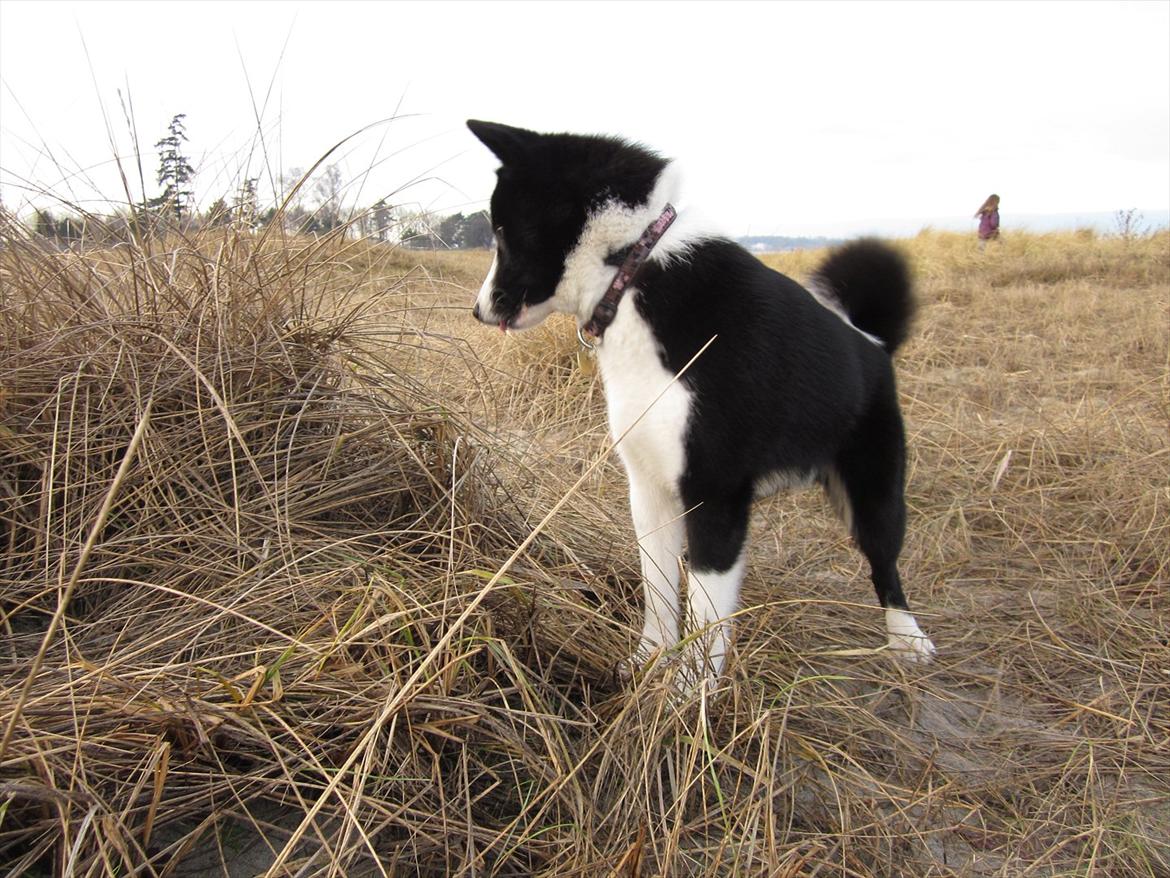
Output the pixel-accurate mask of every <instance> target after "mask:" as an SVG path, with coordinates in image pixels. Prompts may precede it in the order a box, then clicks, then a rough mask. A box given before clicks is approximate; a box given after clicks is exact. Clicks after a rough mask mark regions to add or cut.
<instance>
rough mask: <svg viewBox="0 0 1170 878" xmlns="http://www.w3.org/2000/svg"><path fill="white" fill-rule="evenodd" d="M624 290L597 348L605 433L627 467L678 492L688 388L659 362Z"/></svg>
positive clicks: (646, 328)
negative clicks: (606, 417)
mask: <svg viewBox="0 0 1170 878" xmlns="http://www.w3.org/2000/svg"><path fill="white" fill-rule="evenodd" d="M636 295H637V293H636V291H633V290H631V291H629V293H627V295H626V296H625V297H624V298H623V299H622V301H621V304H620V305H619V306H618V312H617V316H616V317H615V318H614V321H613V323H612V324H611V325H610V327H609V329H608V330H607V331H606V333H605V338H604V340H603V341H602V343H601V345H600V346H599V348H598V351H597V361H598V365H599V366H600V367H601V377H602V381H603V382H604V383H605V400H606V408H607V409H608V412H609V429H610V434H611V435H612V436H613V438H614V439H615V440H618V444H617V451H618V454H619V455H620V456H621V459H622V462H623V463H624V464H625V466H626V469H627V470H629V471H630V472H631V473H636V474H637V475H638V476H639V477H640V478H642V479H645V480H646V481H648V482H651V483H653V484H656V485H658V486H660V487H662V488H667V489H669V490H670V491H671V492H672V493H676V492H677V491H678V484H679V479H680V478H681V477H682V474H683V471H684V469H685V467H686V446H685V443H686V434H687V426H688V424H689V422H690V417H691V404H692V396H693V395H692V393H691V392H690V390H688V389H687V387H686V386H685V385H684V384H682V383H681V382H680V381H677V380H675V376H674V375H673V374H672V373H671V372H670V371H669V370H667V369H666V368H665V367H664V366H663V365H662V360H661V359H660V357H659V345H658V341H657V340H656V339H655V337H654V334H653V332H652V331H651V330H650V326H649V325H648V324H647V323H646V321H645V320H644V319H643V318H642V316H641V315H640V314H639V313H638V312H637V309H636V308H635V306H634V301H633V298H634V296H636Z"/></svg>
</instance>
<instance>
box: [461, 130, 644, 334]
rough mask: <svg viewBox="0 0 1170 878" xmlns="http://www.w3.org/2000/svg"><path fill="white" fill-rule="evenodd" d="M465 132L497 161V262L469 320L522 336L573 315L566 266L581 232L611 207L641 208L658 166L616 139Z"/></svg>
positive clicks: (638, 149) (494, 202) (494, 212)
mask: <svg viewBox="0 0 1170 878" xmlns="http://www.w3.org/2000/svg"><path fill="white" fill-rule="evenodd" d="M467 127H468V128H470V129H471V132H472V133H473V134H474V135H475V136H476V137H478V138H479V139H480V140H481V141H482V142H483V143H484V144H485V145H486V146H487V147H488V149H490V150H491V151H492V152H493V153H495V155H496V157H497V158H498V159H499V160H500V169H499V170H498V171H497V172H496V175H497V180H496V188H495V191H494V192H493V193H492V199H491V220H492V228H493V229H494V231H495V237H496V255H495V260H494V261H493V262H492V267H491V270H490V271H489V272H488V276H487V278H486V279H485V280H484V282H483V286H482V287H481V288H480V291H479V296H478V298H477V300H476V303H475V308H474V310H473V312H472V313H473V314H474V315H475V317H476V318H477V319H478V320H480V321H482V322H484V323H488V324H492V325H495V326H499V327H500V328H501V329H527V328H529V327H532V326H535V325H536V324H538V323H540V322H541V321H542V320H544V318H545V317H547V316H548V315H549V314H551V313H553V312H554V311H568V312H571V311H574V310H576V309H577V307H578V303H577V302H576V300H575V294H574V291H573V290H570V289H568V288H567V287H569V286H571V285H570V284H566V282H565V274H566V263H567V262H568V261H569V260H570V258H571V256H572V255H573V253H574V250H575V249H576V248H577V247H578V246H579V245H580V243H581V241H582V239H583V236H584V233H585V231H586V227H587V226H588V224H589V223H590V222H591V221H593V220H595V219H596V218H597V216H598V214H599V213H601V212H604V211H606V210H607V209H609V208H611V207H612V208H617V209H618V210H623V209H624V210H625V211H627V212H628V211H630V210H631V209H634V208H638V207H641V206H643V205H645V204H646V202H647V200H648V199H649V198H650V195H651V192H653V190H654V186H655V183H656V182H657V180H658V178H659V175H660V174H661V172H662V170H663V168H665V167H666V161H665V159H663V158H661V157H660V156H657V155H655V154H654V153H652V152H650V151H649V150H646V149H643V148H641V147H638V146H634V145H632V144H629V143H626V142H625V141H622V140H618V139H616V138H609V137H593V136H582V135H575V134H538V133H536V132H534V131H526V130H524V129H522V128H513V127H511V126H509V125H499V124H496V123H494V122H479V121H475V120H471V121H469V122H468V123H467ZM635 237H636V235H635ZM604 256H605V254H601V256H600V257H599V258H600V259H604Z"/></svg>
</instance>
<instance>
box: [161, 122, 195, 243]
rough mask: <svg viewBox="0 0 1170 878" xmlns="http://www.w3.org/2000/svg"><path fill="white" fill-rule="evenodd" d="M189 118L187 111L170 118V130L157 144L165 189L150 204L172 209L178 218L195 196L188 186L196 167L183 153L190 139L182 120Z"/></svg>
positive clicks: (170, 210)
mask: <svg viewBox="0 0 1170 878" xmlns="http://www.w3.org/2000/svg"><path fill="white" fill-rule="evenodd" d="M186 118H187V114H186V113H179V114H178V115H177V116H175V117H174V118H173V119H171V124H170V125H169V126H168V127H167V131H168V132H169V133H168V134H167V136H166V137H164V138H163V139H162V140H160V141H159V142H158V143H156V144H155V145H154V148H155V149H157V150H158V185H160V186H162V187H163V192H162V195H160V196H159V197H158V198H156V199H154V200H153V201H152V202H151V205H152V206H153V207H157V208H160V209H161V210H162V212H163V213H164V214H166V213H172V212H173V213H174V215H175V220H176V221H181V220H182V219H183V214H184V212H185V211H187V209H188V207H189V205H190V202H191V201H192V200H193V199H194V193H193V192H192V191H191V190H190V189H189V188H187V187H188V184H189V183H190V181H191V177H192V176H193V175H194V174H195V169H194V168H192V167H191V162H189V161H188V160H187V157H186V156H185V155H183V143H184V142H185V141H186V140H187V131H186V128H185V126H184V124H183V120H184V119H186Z"/></svg>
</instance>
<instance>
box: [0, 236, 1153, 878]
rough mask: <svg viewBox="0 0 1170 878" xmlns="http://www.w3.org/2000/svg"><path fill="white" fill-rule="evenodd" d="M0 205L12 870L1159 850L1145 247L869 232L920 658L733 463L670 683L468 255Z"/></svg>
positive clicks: (1101, 871)
mask: <svg viewBox="0 0 1170 878" xmlns="http://www.w3.org/2000/svg"><path fill="white" fill-rule="evenodd" d="M0 232H2V238H0V246H2V248H3V249H2V250H0V283H2V287H0V339H2V340H0V544H2V545H3V546H4V551H3V555H2V558H3V560H2V562H0V610H2V613H3V615H2V618H0V621H2V622H3V625H4V635H3V650H2V654H0V687H2V688H0V724H2V725H3V727H4V729H5V731H7V732H9V733H10V734H9V736H8V743H7V746H6V748H5V750H4V752H3V753H0V862H2V863H4V864H6V868H7V869H8V874H13V875H20V874H31V875H49V874H69V875H106V874H139V875H164V874H166V875H179V874H231V875H253V874H269V875H367V874H368V875H376V874H383V875H434V876H439V875H465V876H472V875H500V876H522V875H543V876H572V875H579V876H597V875H618V876H651V875H671V876H676V875H696V876H716V875H729V876H730V875H735V876H739V875H760V876H765V875H766V876H788V878H812V876H824V875H840V876H867V878H868V876H890V875H899V876H912V875H913V876H917V875H921V876H928V875H929V876H946V875H953V876H1017V875H1025V874H1027V875H1045V876H1073V875H1077V876H1102V878H1104V876H1109V878H1113V876H1151V878H1154V876H1161V875H1165V874H1168V872H1170V845H1168V843H1167V839H1168V838H1170V784H1168V783H1167V780H1166V778H1167V777H1168V776H1170V747H1168V742H1170V675H1167V671H1166V669H1167V668H1168V667H1170V603H1168V596H1167V579H1168V572H1170V550H1168V549H1167V546H1170V524H1168V521H1170V518H1168V516H1167V512H1168V508H1170V458H1168V453H1167V435H1166V427H1167V411H1168V406H1167V403H1168V400H1170V396H1168V393H1170V385H1168V383H1167V378H1166V375H1167V363H1168V359H1167V357H1168V355H1167V332H1166V315H1167V305H1168V300H1170V276H1168V273H1170V253H1168V249H1170V248H1168V244H1170V239H1168V238H1167V236H1166V235H1160V236H1153V237H1148V238H1144V239H1140V240H1137V241H1135V242H1129V243H1128V244H1127V243H1125V242H1120V241H1114V240H1111V239H1101V238H1096V237H1091V236H1083V235H1082V236H1032V237H1028V238H1023V237H1021V238H1018V239H1017V238H1014V237H1011V236H1007V237H1005V241H1004V244H1003V246H1002V247H1001V248H999V249H996V248H989V249H988V251H986V252H985V253H983V254H979V253H978V252H977V251H975V250H974V248H973V246H972V243H971V242H970V241H969V240H968V239H966V238H963V237H961V236H947V235H942V234H936V233H924V234H923V235H920V236H919V237H918V238H916V239H912V240H909V241H906V242H902V244H901V245H900V246H902V247H904V248H905V249H906V251H907V253H908V254H909V255H910V256H911V258H912V259H913V261H914V263H915V265H916V270H917V276H918V277H919V279H920V289H921V295H922V298H923V309H922V313H921V315H920V318H919V321H918V326H917V330H916V334H915V336H914V339H913V341H912V342H911V343H910V344H908V346H907V348H906V351H905V353H904V355H902V356H901V357H900V362H899V374H900V379H901V389H902V393H903V398H904V402H905V408H906V415H907V423H908V427H909V431H910V444H911V453H912V458H911V476H910V484H909V497H910V502H911V524H910V538H909V545H908V548H907V552H906V557H905V568H906V579H907V582H908V590H909V593H910V597H911V600H912V601H913V602H914V603H915V605H916V607H917V608H918V609H919V610H920V614H921V617H922V620H923V624H924V627H925V628H926V629H927V630H928V631H929V632H930V634H931V635H932V637H933V638H934V640H935V642H936V643H937V644H938V645H939V647H940V656H939V659H938V661H937V662H936V663H935V664H934V665H932V666H930V667H923V668H919V667H907V666H904V665H902V664H899V663H897V662H896V661H894V660H893V659H891V658H890V657H889V656H887V655H886V654H884V652H883V651H882V650H880V649H878V648H876V647H878V646H879V645H880V643H881V642H882V638H881V634H880V629H881V621H880V614H879V613H878V612H877V610H876V608H875V607H874V602H873V599H872V595H871V594H870V589H869V586H868V584H867V583H866V581H865V577H864V575H863V570H862V565H861V562H860V560H859V558H858V556H857V555H856V553H855V552H853V551H852V550H851V549H850V547H849V546H848V543H847V540H846V539H845V537H844V535H843V534H841V533H840V532H839V529H838V528H837V527H836V526H835V525H834V524H833V522H832V520H831V517H830V516H829V515H827V514H826V511H825V510H824V508H823V503H822V501H821V500H820V499H819V498H818V497H815V496H812V495H799V496H797V497H788V498H776V499H774V500H770V501H768V502H766V503H764V504H762V505H761V508H760V510H759V511H758V514H757V516H756V518H757V520H756V525H755V527H754V530H753V550H752V552H753V554H752V558H751V570H750V573H749V578H748V582H747V586H746V590H745V600H744V609H743V611H742V613H741V614H740V619H739V633H738V636H737V648H736V652H737V655H736V657H735V659H734V660H733V661H732V663H731V669H730V673H729V676H728V678H727V679H726V680H725V681H724V684H723V688H722V691H720V692H717V693H712V694H705V695H695V696H693V697H690V698H683V699H680V698H679V697H678V696H677V694H676V689H675V686H674V685H673V683H672V674H673V669H672V668H671V666H670V665H669V663H668V662H664V663H661V664H660V665H657V666H655V667H653V668H651V669H649V670H648V671H646V672H645V673H642V674H639V675H637V676H636V678H635V679H634V680H632V681H629V682H623V681H622V680H621V679H620V678H619V676H618V674H617V673H616V666H617V663H618V661H619V660H620V659H621V658H623V657H624V656H625V655H626V654H627V652H628V650H629V649H630V647H631V645H632V643H633V640H634V637H635V635H636V632H637V630H638V628H639V627H640V626H639V623H638V614H639V612H640V607H639V602H640V597H639V591H640V588H639V585H638V582H637V573H636V569H635V564H636V561H635V559H636V548H635V544H634V541H633V536H632V533H631V532H630V525H629V523H628V516H627V515H626V512H625V505H624V490H625V487H624V480H623V478H622V475H621V473H620V471H619V470H618V468H617V467H616V466H615V465H614V463H613V461H612V460H611V459H608V458H603V457H602V456H601V455H602V454H603V452H604V449H605V440H604V427H603V424H602V418H603V416H604V415H603V403H602V398H601V394H600V388H599V385H598V381H597V378H596V376H595V375H592V374H590V373H589V372H588V370H583V369H582V368H581V367H582V363H581V361H580V360H579V358H578V356H577V352H576V348H575V344H576V343H575V340H574V339H573V337H572V332H571V328H570V327H568V326H566V325H565V324H563V323H555V322H554V323H551V324H550V325H549V326H548V327H546V328H542V329H541V330H540V331H538V332H536V333H534V334H529V335H525V336H507V337H504V336H500V335H498V334H495V333H491V332H489V331H487V330H485V329H483V328H481V327H477V326H475V325H474V324H473V323H472V322H471V321H470V319H469V316H468V310H467V309H468V308H469V305H470V301H471V297H472V293H471V291H472V289H474V288H475V287H477V286H478V278H479V276H480V274H481V272H482V271H483V270H485V269H486V263H487V258H486V256H485V255H484V254H450V255H442V254H439V255H433V256H431V255H426V256H417V255H415V254H405V253H401V252H398V251H394V250H392V249H390V248H386V247H383V246H379V245H368V244H364V243H354V242H347V241H345V240H343V239H341V238H340V237H333V238H327V239H324V240H321V241H308V240H299V239H290V240H280V239H278V238H277V237H276V236H273V237H272V238H269V239H267V240H264V241H263V242H259V241H258V240H257V239H256V238H254V237H252V236H250V235H247V234H241V233H238V232H230V231H229V232H214V233H212V232H208V233H203V234H198V235H195V236H192V237H189V238H187V239H182V238H173V239H163V240H150V241H146V240H141V241H137V242H131V243H128V244H125V245H122V246H119V247H113V248H108V249H97V250H90V251H84V252H76V253H70V252H59V251H56V250H54V249H50V248H47V247H45V246H44V245H43V244H42V243H41V242H38V241H37V240H35V239H33V238H30V237H29V236H28V235H27V234H25V232H24V231H23V230H22V229H21V228H20V227H19V226H18V225H16V224H14V223H13V222H12V220H11V218H8V217H6V218H5V219H4V227H3V229H2V230H0ZM816 258H817V257H816V256H815V255H812V256H809V255H799V254H797V255H791V256H787V255H786V256H783V257H768V259H769V261H772V262H773V263H774V264H777V265H780V266H781V267H782V268H784V269H785V270H788V271H791V272H792V273H793V274H796V275H801V274H803V273H806V272H807V270H808V269H809V268H811V266H812V265H814V264H815V259H816ZM136 435H137V436H138V437H139V440H138V441H137V443H135V442H134V441H133V440H134V437H135V436H136ZM558 503H563V506H562V508H560V510H559V511H558V512H557V514H556V515H555V516H553V517H552V518H551V519H548V520H547V521H546V517H547V515H548V513H549V512H550V511H551V510H553V508H554V506H556V505H557V504H558ZM526 543H527V545H525V544H526ZM520 547H524V548H523V549H522V550H521V551H519V552H518V553H517V549H518V548H520ZM509 562H510V563H509ZM66 599H67V600H66ZM34 670H35V671H36V672H35V674H31V675H30V671H34ZM18 708H19V710H18ZM201 870H202V871H201Z"/></svg>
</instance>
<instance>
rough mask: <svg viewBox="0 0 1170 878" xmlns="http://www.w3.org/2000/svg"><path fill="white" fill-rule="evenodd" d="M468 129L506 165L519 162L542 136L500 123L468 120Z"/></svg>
mask: <svg viewBox="0 0 1170 878" xmlns="http://www.w3.org/2000/svg"><path fill="white" fill-rule="evenodd" d="M467 127H468V128H470V129H471V133H472V134H474V135H475V136H476V137H478V138H479V139H480V140H481V141H482V142H483V145H484V146H486V147H487V148H488V149H490V150H491V151H492V152H494V153H495V154H496V158H498V159H499V160H500V161H501V162H503V163H504V164H505V165H507V164H513V163H515V162H516V161H518V160H519V159H520V158H522V157H523V156H524V155H525V153H527V152H528V150H529V149H531V148H532V146H533V145H534V144H535V143H536V142H537V141H538V140H540V135H539V134H537V133H536V132H535V131H528V130H526V129H524V128H513V127H512V126H511V125H501V124H499V123H498V122H481V121H479V120H478V119H468V120H467Z"/></svg>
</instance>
